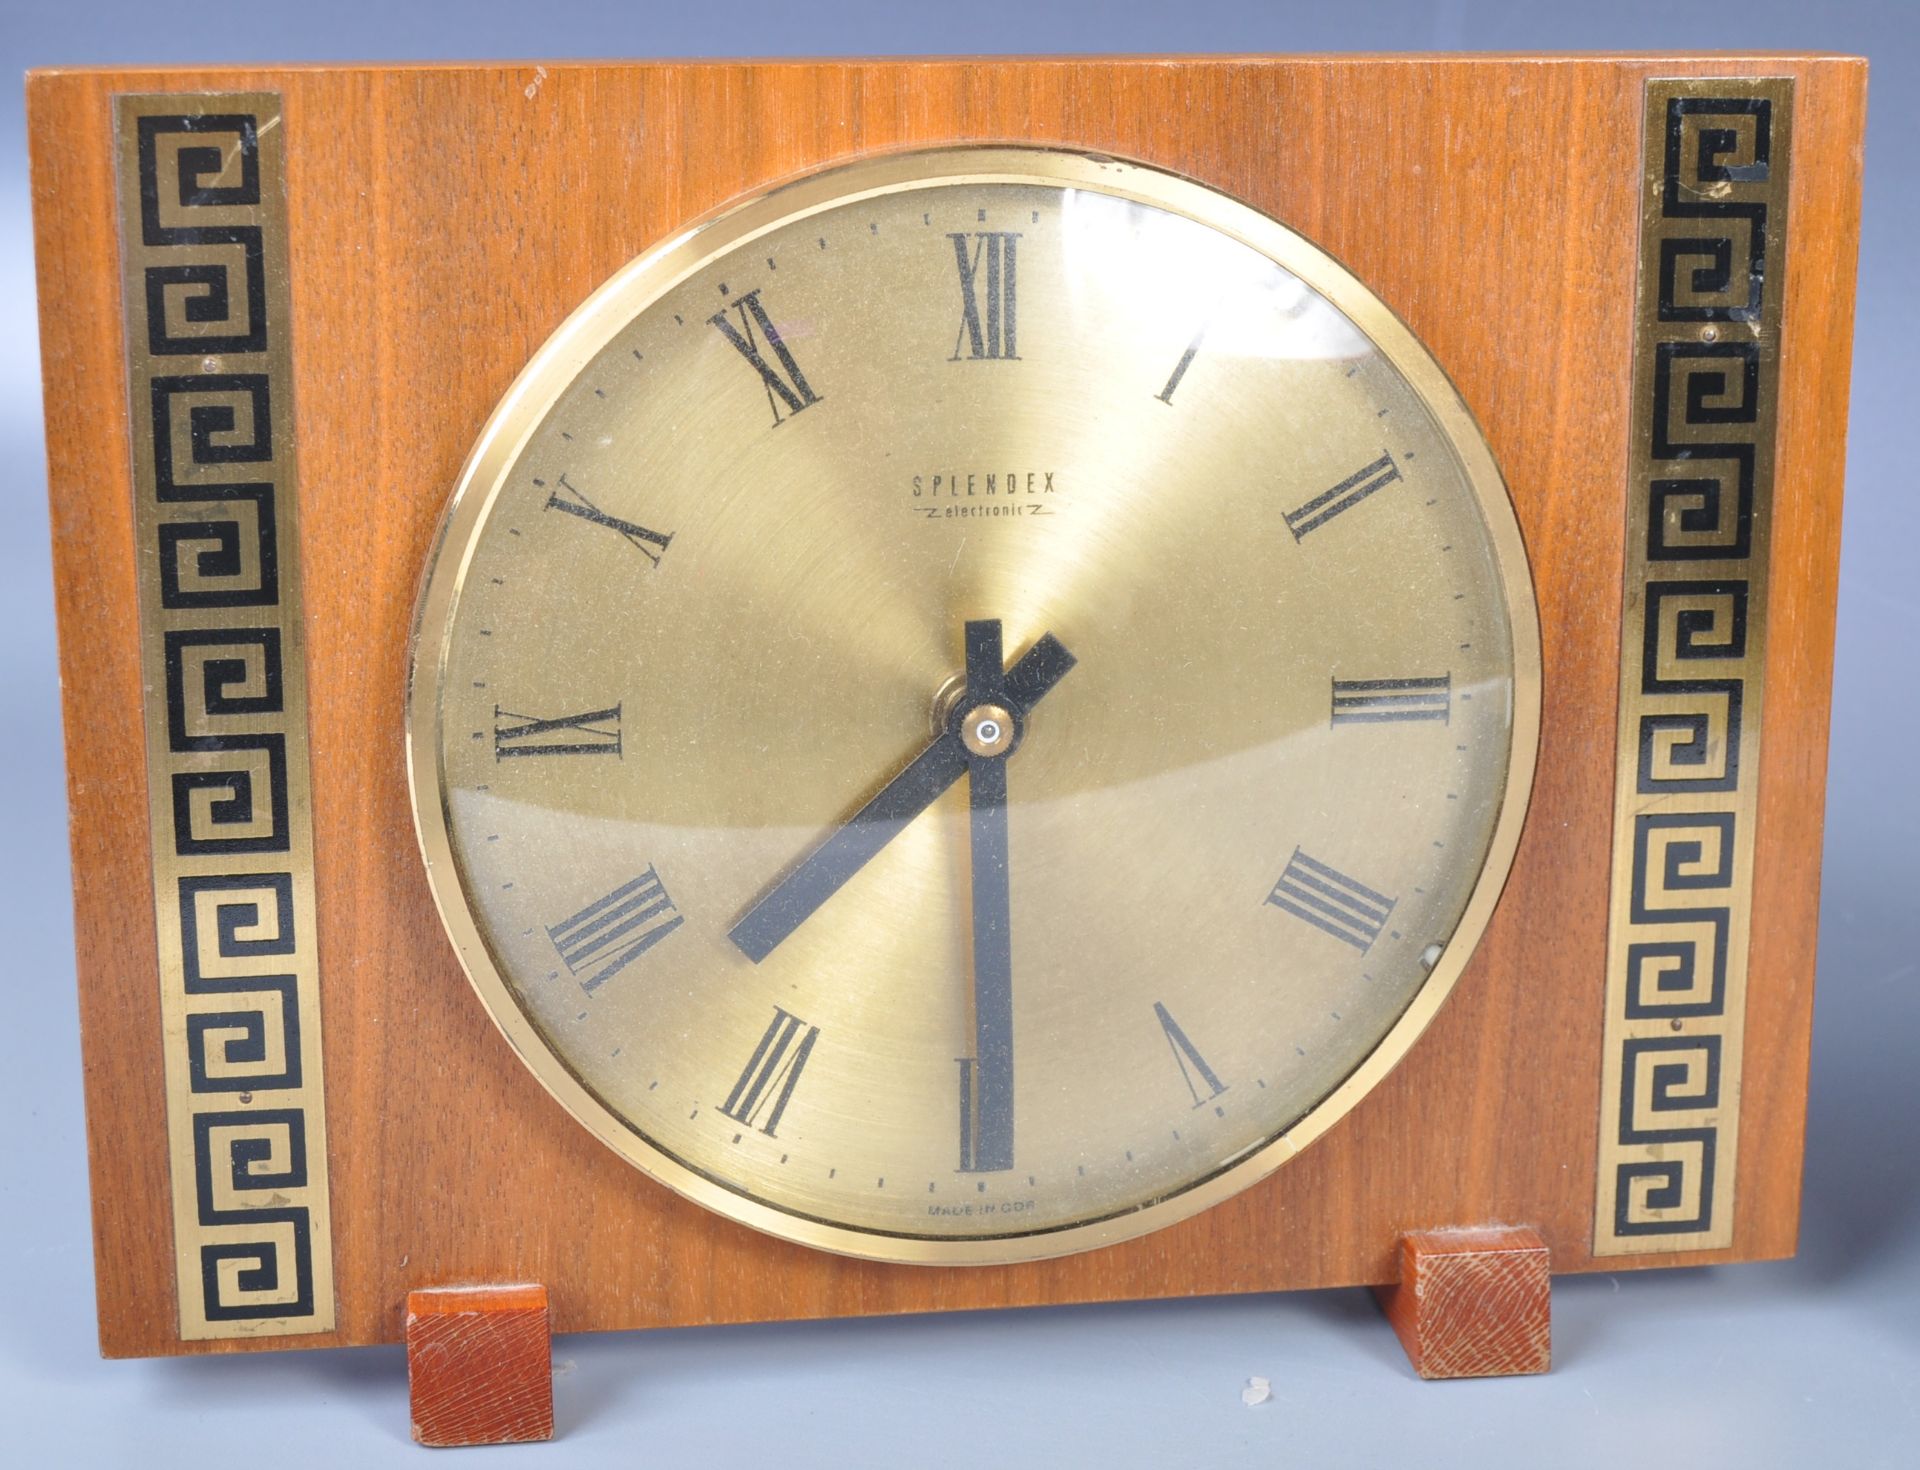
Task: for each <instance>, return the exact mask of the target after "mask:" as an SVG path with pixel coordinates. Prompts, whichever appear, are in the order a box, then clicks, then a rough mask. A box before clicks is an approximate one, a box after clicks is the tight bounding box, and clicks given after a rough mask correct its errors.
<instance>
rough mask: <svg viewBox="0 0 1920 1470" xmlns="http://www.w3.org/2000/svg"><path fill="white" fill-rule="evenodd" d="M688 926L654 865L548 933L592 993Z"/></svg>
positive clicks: (561, 954) (562, 956) (584, 985)
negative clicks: (677, 931) (683, 926)
mask: <svg viewBox="0 0 1920 1470" xmlns="http://www.w3.org/2000/svg"><path fill="white" fill-rule="evenodd" d="M684 922H686V920H685V918H684V916H683V915H682V914H681V913H680V911H679V910H678V909H676V908H675V907H674V906H673V900H672V899H671V898H670V897H668V895H667V890H666V886H665V885H664V884H663V883H661V881H660V875H659V873H657V872H655V871H654V869H653V868H652V867H648V869H647V871H646V872H644V873H642V874H641V875H640V876H639V877H638V878H635V879H634V880H633V881H632V882H631V883H623V884H622V885H621V886H620V887H618V888H616V889H614V890H613V892H611V893H609V894H608V895H607V896H606V897H605V898H597V899H595V900H594V901H593V902H592V903H590V904H588V905H587V906H586V907H585V908H583V909H582V910H580V912H579V913H577V914H574V915H572V916H571V917H569V918H565V919H562V920H561V921H560V922H559V923H558V924H554V925H552V926H551V927H550V928H548V930H547V937H548V938H549V939H551V940H552V941H553V947H554V949H555V950H556V951H558V953H559V955H560V958H561V960H562V962H564V963H565V965H566V967H567V969H568V970H570V971H572V972H573V974H574V975H576V976H579V977H581V979H580V988H581V989H582V990H584V991H586V992H587V994H588V995H592V994H593V992H594V991H596V990H598V989H599V988H600V987H601V986H602V985H605V984H606V983H607V982H608V981H609V980H611V979H612V978H613V977H614V976H615V975H618V974H619V973H620V972H621V971H622V970H624V969H626V967H627V966H628V965H630V964H632V963H633V962H634V961H635V960H637V959H639V958H640V956H641V955H643V954H645V953H646V952H647V951H648V950H650V949H652V948H653V947H654V946H655V945H656V944H658V943H659V942H660V941H661V940H663V939H665V938H666V937H667V936H668V935H669V934H671V933H673V931H674V930H675V929H678V928H679V927H680V926H681V924H683V923H684Z"/></svg>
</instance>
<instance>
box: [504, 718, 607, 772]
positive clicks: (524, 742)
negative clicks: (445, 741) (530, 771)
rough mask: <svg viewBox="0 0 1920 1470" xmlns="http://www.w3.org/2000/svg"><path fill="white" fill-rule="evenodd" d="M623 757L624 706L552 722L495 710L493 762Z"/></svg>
mask: <svg viewBox="0 0 1920 1470" xmlns="http://www.w3.org/2000/svg"><path fill="white" fill-rule="evenodd" d="M619 754H620V706H619V705H617V704H616V705H615V706H614V707H613V708H612V709H595V710H588V711H587V712H586V713H585V714H581V715H560V716H557V717H556V718H554V719H551V720H544V719H540V718H539V717H537V716H534V715H517V714H515V713H514V712H513V711H512V710H506V709H502V708H500V706H499V705H497V704H496V705H495V706H494V707H493V758H494V759H495V760H500V761H503V760H505V759H506V758H507V757H508V756H510V755H614V756H617V755H619Z"/></svg>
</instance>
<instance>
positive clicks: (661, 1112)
mask: <svg viewBox="0 0 1920 1470" xmlns="http://www.w3.org/2000/svg"><path fill="white" fill-rule="evenodd" d="M1863 94H1864V68H1863V67H1862V65H1861V64H1860V63H1859V62H1857V61H1855V60H1852V59H1849V58H1841V57H1823V56H1801V55H1783V56H1766V57H1757V56H1740V57H1696V56H1685V57H1622V58H1602V57H1582V58H1549V57H1541V58H1506V57H1503V58H1454V57H1430V58H1401V59H1396V58H1377V57H1376V58H1311V59H1286V58H1248V59H1220V60H1181V61H1172V62H1168V61H1161V60H1150V59H1139V60H1100V61H1071V60H1062V61H1053V60H1048V61H1008V62H1005V63H999V64H996V67H995V68H994V71H993V75H992V77H991V79H990V80H989V78H987V77H986V76H985V75H984V74H983V73H982V71H981V70H980V69H979V68H978V67H977V66H974V65H971V64H969V63H966V62H961V61H912V62H878V61H877V62H819V63H791V64H783V63H751V64H747V63H740V64H721V63H698V64H677V63H676V64H667V63H659V64H636V65H613V64H606V65H598V64H596V65H577V66H560V65H549V66H545V67H540V68H534V67H510V66H466V67H429V68H383V67H345V68H322V69H272V68H262V69H249V70H245V71H239V70H222V71H180V72H166V73H159V72H139V73H134V72H113V71H73V72H50V73H42V74H39V75H36V77H35V78H34V79H33V80H32V82H31V84H30V89H29V104H30V113H31V119H32V135H33V142H34V188H35V208H36V225H37V234H38V247H39V269H40V285H41V297H42V304H43V340H44V344H45V363H46V373H47V384H48V393H47V413H48V432H49V444H50V449H51V458H50V467H51V480H52V496H53V506H54V541H55V546H54V549H55V557H56V565H57V570H58V588H59V598H60V617H61V632H62V657H63V670H64V673H65V686H66V694H65V697H66V706H67V738H68V751H69V774H70V791H71V798H72V806H73V840H74V848H75V864H74V867H75V880H76V910H77V915H78V933H79V957H80V983H81V1003H82V1013H83V1019H84V1023H85V1040H86V1057H87V1071H88V1103H89V1125H90V1137H91V1143H92V1151H93V1171H94V1190H95V1228H96V1255H97V1261H98V1272H99V1281H100V1296H99V1301H100V1320H101V1332H102V1341H103V1344H104V1346H105V1348H106V1350H107V1351H108V1352H110V1353H115V1354H155V1353H178V1352H191V1351H206V1350H220V1349H231V1348H235V1347H247V1346H277V1347H289V1346H303V1345H324V1344H345V1343H366V1342H377V1341H386V1340H392V1339H394V1338H396V1337H397V1336H399V1335H400V1334H401V1332H402V1329H403V1325H404V1313H405V1310H406V1304H407V1301H408V1297H409V1293H410V1292H416V1293H417V1292H420V1291H423V1290H426V1289H429V1288H440V1287H449V1286H456V1285H472V1284H480V1285H486V1284H489V1283H494V1284H497V1283H510V1282H522V1281H526V1282H535V1283H539V1284H540V1285H542V1286H544V1287H545V1288H546V1291H547V1292H548V1293H549V1294H550V1300H551V1310H552V1314H553V1321H554V1324H555V1325H556V1326H557V1327H559V1328H561V1329H563V1330H592V1329H610V1328H630V1327H638V1326H648V1325H667V1324H676V1323H697V1322H724V1321H741V1320H765V1319H772V1318H786V1317H806V1316H821V1315H831V1314H847V1313H866V1312H896V1311H919V1310H930V1309H940V1308H952V1307H982V1306H1001V1305H1017V1304H1024V1303H1039V1302H1065V1301H1089V1300H1106V1299H1120V1298H1138V1297H1151V1296H1162V1295H1173V1294H1185V1293H1199V1292H1216V1291H1247V1290H1271V1289H1281V1288H1292V1287H1310V1286H1329V1285H1359V1284H1373V1285H1382V1286H1385V1285H1390V1284H1391V1283H1394V1282H1396V1281H1399V1282H1401V1283H1402V1285H1401V1292H1402V1295H1403V1296H1405V1297H1406V1298H1407V1300H1409V1301H1412V1300H1413V1299H1414V1296H1415V1295H1417V1293H1415V1292H1414V1290H1413V1286H1414V1278H1413V1275H1412V1274H1411V1273H1413V1272H1414V1271H1416V1270H1417V1269H1425V1267H1423V1266H1420V1264H1419V1263H1420V1261H1421V1259H1423V1258H1422V1257H1420V1256H1419V1255H1418V1254H1417V1253H1414V1252H1411V1251H1410V1248H1408V1247H1406V1246H1405V1245H1404V1242H1405V1241H1406V1240H1407V1239H1409V1238H1411V1239H1414V1240H1416V1241H1418V1240H1426V1241H1428V1243H1429V1244H1430V1245H1431V1244H1432V1242H1433V1241H1437V1240H1442V1239H1443V1237H1438V1236H1425V1235H1423V1234H1422V1233H1423V1232H1433V1231H1443V1230H1446V1229H1448V1228H1453V1227H1471V1228H1474V1229H1476V1230H1482V1231H1486V1230H1496V1229H1497V1230H1499V1231H1503V1232H1505V1235H1504V1236H1503V1237H1502V1238H1506V1237H1513V1238H1515V1239H1521V1240H1523V1242H1524V1249H1522V1251H1521V1254H1523V1255H1526V1256H1527V1259H1528V1260H1529V1261H1531V1262H1534V1263H1535V1264H1538V1265H1539V1267H1540V1272H1541V1274H1540V1277H1539V1284H1540V1289H1541V1290H1542V1291H1544V1282H1545V1274H1544V1272H1545V1265H1544V1263H1545V1262H1546V1261H1548V1260H1549V1259H1550V1262H1551V1268H1552V1270H1554V1271H1579V1270H1590V1269H1608V1270H1614V1269H1620V1268H1623V1267H1632V1266H1643V1265H1668V1264H1682V1263H1698V1262H1712V1261H1736V1260H1752V1259H1763V1258H1768V1257H1776V1256H1780V1255H1784V1254H1788V1253H1790V1252H1791V1250H1792V1248H1793V1243H1794V1235H1795V1227H1796V1216H1797V1206H1798V1179H1799V1167H1800V1151H1801V1130H1802V1121H1803V1117H1804V1089H1805V1072H1806V1043H1807V1029H1808V1016H1809V1007H1810V1000H1811V990H1810V981H1811V966H1812V958H1813V937H1814V918H1815V886H1814V884H1813V883H1812V882H1811V881H1810V880H1809V877H1808V874H1809V873H1810V872H1811V871H1812V869H1813V867H1814V865H1815V864H1816V863H1817V860H1818V855H1819V837H1820V815H1821V798H1822V775H1823V770H1822V766H1823V753H1824V748H1825V729H1826V711H1827V701H1828V682H1829V672H1830V663H1831V654H1832V618H1833V603H1834V578H1835V556H1836V545H1837V535H1836V533H1837V513H1838V507H1839V465H1840V459H1841V453H1840V451H1841V447H1842V444H1843V441H1844V430H1845V399H1846V386H1847V385H1846V365H1847V357H1848V344H1849V338H1850V329H1851V321H1850V309H1851V301H1852V270H1853V256H1854V248H1855V237H1856V231H1857V214H1858V203H1859V198H1858V195H1859V172H1858V146H1859V140H1860V129H1861V118H1862V105H1863ZM1309 1145H1311V1147H1309ZM1475 1238H1476V1239H1480V1237H1475ZM1444 1255H1445V1252H1444V1251H1442V1252H1441V1257H1435V1258H1434V1259H1441V1258H1442V1257H1444ZM1392 1310H1393V1314H1394V1316H1395V1320H1396V1324H1397V1325H1402V1326H1403V1334H1404V1333H1406V1332H1408V1331H1413V1332H1414V1335H1415V1336H1417V1335H1418V1330H1419V1329H1417V1328H1416V1329H1408V1328H1406V1327H1405V1326H1404V1324H1403V1323H1402V1322H1401V1317H1402V1315H1403V1314H1402V1312H1401V1310H1400V1309H1399V1308H1393V1309H1392ZM1408 1310H1412V1309H1411V1308H1409V1309H1408ZM1416 1315H1417V1313H1416ZM1412 1340H1413V1339H1412V1338H1411V1337H1410V1342H1411V1341H1412ZM1482 1370H1484V1365H1483V1368H1482ZM1469 1371H1473V1370H1469Z"/></svg>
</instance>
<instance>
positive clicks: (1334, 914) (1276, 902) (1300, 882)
mask: <svg viewBox="0 0 1920 1470" xmlns="http://www.w3.org/2000/svg"><path fill="white" fill-rule="evenodd" d="M1267 902H1268V903H1270V904H1272V905H1273V906H1274V907H1275V908H1277V909H1284V910H1285V911H1286V912H1287V913H1290V914H1292V915H1293V916H1294V917H1295V918H1296V919H1305V920H1306V921H1307V922H1308V923H1309V924H1311V925H1313V927H1314V928H1316V929H1319V930H1321V931H1323V932H1325V933H1327V934H1331V935H1332V936H1333V937H1334V938H1335V939H1338V940H1340V941H1341V942H1342V943H1345V944H1351V945H1352V946H1353V947H1354V948H1355V949H1357V950H1359V951H1361V952H1362V953H1365V952H1366V951H1367V950H1368V949H1369V948H1371V947H1372V945H1373V941H1374V940H1376V939H1378V938H1379V937H1380V931H1381V930H1382V929H1384V928H1385V927H1386V925H1387V916H1388V915H1389V914H1391V913H1392V912H1393V906H1394V904H1395V903H1397V902H1398V900H1397V899H1391V898H1388V897H1387V896H1386V894H1384V893H1376V892H1375V891H1374V890H1373V889H1371V888H1369V887H1367V885H1366V884H1364V883H1357V882H1355V881H1354V880H1353V879H1351V878H1349V877H1348V876H1347V875H1346V874H1345V873H1342V872H1341V871H1339V869H1337V868H1330V867H1328V866H1327V865H1326V864H1325V863H1323V862H1321V861H1319V860H1318V859H1317V858H1310V857H1308V856H1307V855H1306V854H1305V853H1304V852H1302V851H1300V849H1299V848H1297V847H1296V848H1295V849H1294V850H1293V856H1292V857H1290V858H1288V859H1287V868H1286V871H1285V872H1284V873H1282V874H1281V875H1280V881H1279V882H1278V883H1276V884H1274V885H1273V892H1271V893H1269V894H1268V895H1267Z"/></svg>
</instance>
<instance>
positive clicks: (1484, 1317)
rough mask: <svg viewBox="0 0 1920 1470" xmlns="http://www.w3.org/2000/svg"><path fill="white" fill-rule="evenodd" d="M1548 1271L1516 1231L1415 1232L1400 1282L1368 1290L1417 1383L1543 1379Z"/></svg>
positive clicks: (1549, 1311)
mask: <svg viewBox="0 0 1920 1470" xmlns="http://www.w3.org/2000/svg"><path fill="white" fill-rule="evenodd" d="M1552 1288H1553V1268H1552V1262H1551V1260H1550V1256H1549V1252H1548V1250H1547V1246H1546V1242H1545V1241H1543V1240H1541V1239H1540V1237H1539V1235H1538V1234H1536V1233H1535V1232H1534V1231H1532V1230H1528V1229H1526V1228H1525V1227H1522V1226H1499V1227H1493V1228H1489V1229H1481V1230H1437V1231H1416V1232H1414V1233H1412V1234H1409V1235H1406V1236H1404V1237H1402V1238H1401V1241H1400V1279H1399V1281H1397V1282H1396V1283H1394V1284H1393V1285H1391V1286H1379V1287H1375V1288H1374V1291H1375V1294H1376V1295H1377V1296H1378V1297H1379V1299H1380V1306H1381V1308H1382V1309H1383V1310H1384V1311H1385V1312H1386V1314H1387V1320H1388V1321H1389V1322H1391V1323H1392V1324H1393V1330H1394V1332H1395V1333H1397V1334H1398V1335H1399V1338H1400V1344H1401V1346H1402V1347H1404V1348H1406V1350H1407V1357H1408V1358H1409V1359H1410V1360H1411V1361H1412V1363H1413V1368H1414V1371H1415V1372H1416V1373H1418V1374H1419V1375H1420V1376H1421V1377H1422V1378H1498V1377H1511V1376H1513V1375H1517V1374H1524V1373H1545V1372H1546V1371H1547V1369H1548V1368H1549V1367H1550V1366H1552V1361H1553V1307H1552Z"/></svg>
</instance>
